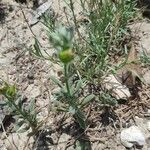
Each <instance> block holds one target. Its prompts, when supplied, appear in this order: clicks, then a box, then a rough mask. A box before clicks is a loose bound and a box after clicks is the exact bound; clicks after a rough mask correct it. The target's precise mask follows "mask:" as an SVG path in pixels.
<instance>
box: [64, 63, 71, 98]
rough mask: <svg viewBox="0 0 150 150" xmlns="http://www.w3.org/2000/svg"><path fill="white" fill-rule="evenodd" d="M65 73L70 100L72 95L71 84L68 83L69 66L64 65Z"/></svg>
mask: <svg viewBox="0 0 150 150" xmlns="http://www.w3.org/2000/svg"><path fill="white" fill-rule="evenodd" d="M64 71H65V84H66V88H67V92H68V95H69V99H70V97H71V93H70V88H69V82H68V64H64Z"/></svg>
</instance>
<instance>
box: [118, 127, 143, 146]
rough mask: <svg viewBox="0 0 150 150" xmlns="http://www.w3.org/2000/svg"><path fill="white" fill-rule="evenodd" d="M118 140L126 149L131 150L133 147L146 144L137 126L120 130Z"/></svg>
mask: <svg viewBox="0 0 150 150" xmlns="http://www.w3.org/2000/svg"><path fill="white" fill-rule="evenodd" d="M120 138H121V143H122V144H123V145H124V146H125V147H126V148H132V147H133V146H134V145H135V146H138V147H142V146H144V145H145V143H146V141H145V137H144V135H143V133H142V132H141V130H140V129H139V128H138V127H137V126H131V127H130V128H127V129H124V130H122V132H121V135H120Z"/></svg>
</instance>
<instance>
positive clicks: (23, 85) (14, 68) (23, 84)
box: [0, 0, 150, 150]
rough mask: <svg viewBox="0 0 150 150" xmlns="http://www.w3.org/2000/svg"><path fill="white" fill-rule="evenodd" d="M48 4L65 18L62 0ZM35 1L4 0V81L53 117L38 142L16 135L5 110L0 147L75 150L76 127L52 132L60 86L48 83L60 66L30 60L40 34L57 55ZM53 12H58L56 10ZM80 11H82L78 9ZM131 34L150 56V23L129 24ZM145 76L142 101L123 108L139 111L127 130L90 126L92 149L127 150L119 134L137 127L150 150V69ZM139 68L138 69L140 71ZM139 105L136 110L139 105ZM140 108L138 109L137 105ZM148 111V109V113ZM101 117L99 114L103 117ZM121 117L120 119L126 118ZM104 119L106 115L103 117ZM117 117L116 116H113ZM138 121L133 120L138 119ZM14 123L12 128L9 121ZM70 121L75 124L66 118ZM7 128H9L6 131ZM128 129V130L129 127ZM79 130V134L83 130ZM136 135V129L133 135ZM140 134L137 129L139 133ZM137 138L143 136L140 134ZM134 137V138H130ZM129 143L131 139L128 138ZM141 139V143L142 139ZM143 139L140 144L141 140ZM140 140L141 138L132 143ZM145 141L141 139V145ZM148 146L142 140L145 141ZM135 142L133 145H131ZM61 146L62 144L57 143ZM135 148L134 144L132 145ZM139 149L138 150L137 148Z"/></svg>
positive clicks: (0, 70) (0, 67)
mask: <svg viewBox="0 0 150 150" xmlns="http://www.w3.org/2000/svg"><path fill="white" fill-rule="evenodd" d="M45 2H46V0H45V1H44V0H43V1H42V0H41V1H40V5H41V4H44V3H45ZM50 4H51V5H50V6H49V9H48V11H49V13H50V15H54V12H55V14H57V16H58V18H59V19H62V20H63V19H64V20H65V16H63V15H62V12H63V7H64V6H65V4H64V3H61V4H60V1H59V0H58V1H55V0H54V1H52V2H51V3H50ZM32 6H33V5H32V3H31V2H28V3H27V4H21V5H20V4H19V3H17V2H15V1H13V0H1V1H0V21H1V23H0V78H1V79H4V80H5V81H7V82H9V83H12V84H13V83H16V84H17V88H18V90H19V92H20V93H21V94H22V95H23V97H24V99H26V100H27V101H30V100H31V98H35V99H36V106H37V108H38V110H39V112H40V113H39V114H38V118H39V120H42V119H45V118H46V117H47V116H48V115H50V118H49V119H48V120H47V122H46V123H45V125H44V127H43V128H44V129H43V130H41V132H40V133H39V134H38V136H37V137H36V138H30V139H29V138H28V137H27V133H26V132H25V133H12V131H11V124H13V123H12V122H13V121H10V117H6V116H9V114H7V113H8V112H7V111H6V110H4V109H3V108H2V107H1V106H0V112H1V114H0V119H1V120H0V121H1V124H3V125H1V126H2V127H1V128H2V129H1V132H0V149H1V150H16V149H18V150H29V149H37V150H48V149H50V150H54V149H55V150H65V149H66V147H67V148H68V149H70V150H73V149H74V148H73V146H72V143H73V142H74V140H72V136H73V133H72V130H74V128H75V127H72V128H71V127H69V126H67V127H65V126H64V127H63V128H64V129H63V131H57V130H55V131H53V128H56V127H57V126H58V124H57V123H56V122H58V121H59V120H60V117H62V115H61V114H60V115H56V113H50V114H49V112H48V108H49V107H48V106H49V105H50V100H51V93H52V92H53V91H54V90H56V87H55V86H54V85H53V84H52V82H51V81H50V80H49V76H51V75H54V76H59V74H60V72H61V67H60V66H58V65H56V64H53V63H51V62H49V61H45V60H39V59H36V58H35V57H33V56H31V54H30V52H29V51H27V50H30V49H31V48H32V46H33V44H34V36H36V37H37V38H38V39H39V41H40V43H42V45H43V49H49V54H50V55H52V54H53V53H54V49H53V48H52V47H50V46H49V45H48V43H47V36H46V32H45V27H44V26H43V25H42V23H40V22H38V18H36V11H35V10H33V8H32ZM53 10H54V12H53ZM79 10H80V9H79V7H78V9H77V13H78V12H80V11H79ZM130 28H131V31H132V32H133V35H135V37H138V40H136V49H137V51H138V54H139V55H140V54H142V53H143V51H144V52H145V53H147V54H148V55H149V56H150V22H149V20H148V19H143V20H142V21H138V22H136V23H134V24H132V25H130ZM140 66H141V67H142V68H141V74H142V77H143V78H144V84H143V89H142V90H141V91H140V96H141V98H142V99H141V101H140V102H139V103H138V102H135V103H132V106H131V107H130V108H127V107H124V109H127V110H128V111H126V112H130V111H131V110H132V109H133V108H134V109H135V107H137V108H136V109H135V110H136V112H134V119H133V116H132V117H131V119H132V121H131V120H130V113H127V114H124V115H123V117H125V116H126V115H129V119H128V122H126V123H125V125H124V123H123V125H122V128H117V127H116V128H114V126H115V123H114V126H113V127H112V126H111V127H110V126H103V125H102V124H101V123H99V124H97V125H98V127H95V126H94V127H93V128H90V129H89V130H91V131H89V132H88V133H87V134H88V136H89V138H90V141H91V142H92V150H118V149H119V150H125V149H126V148H125V147H124V146H123V145H122V144H121V140H120V133H121V131H122V130H124V129H125V128H128V127H129V126H135V125H136V126H138V127H139V129H140V131H141V132H142V133H141V134H140V133H139V134H138V133H135V134H136V137H138V135H139V136H140V137H141V136H143V137H144V140H145V142H144V143H142V145H144V146H143V148H142V150H150V67H149V66H146V67H145V66H143V65H142V64H141V65H140ZM135 69H136V68H135ZM134 104H135V106H134ZM136 104H138V105H136ZM143 104H146V105H147V107H145V110H144V111H143V110H140V106H141V105H143ZM148 108H149V109H148ZM130 109H131V110H130ZM122 110H123V109H122V108H121V110H119V109H116V112H117V113H120V114H122V113H124V111H122ZM98 115H100V114H98ZM98 115H97V116H96V117H99V116H98ZM123 117H122V116H121V119H123ZM101 118H102V116H101ZM111 119H113V117H112V118H111ZM133 120H134V121H133ZM9 121H10V122H11V123H10V124H9V125H7V124H6V122H9ZM66 122H72V120H67V121H66ZM3 126H5V127H4V128H5V130H3ZM124 126H125V127H124ZM79 132H80V131H79ZM130 132H132V133H133V134H134V131H132V130H131V131H130ZM136 132H138V131H136ZM137 134H138V135H137ZM127 136H131V135H127ZM125 140H126V141H125V142H126V144H128V139H125ZM140 140H141V139H140ZM140 140H139V141H140ZM133 141H134V142H135V141H136V142H137V139H134V140H133ZM140 142H141V141H140ZM142 142H143V140H142ZM129 143H130V142H129ZM56 144H57V145H56ZM130 144H131V143H130ZM134 149H136V148H134Z"/></svg>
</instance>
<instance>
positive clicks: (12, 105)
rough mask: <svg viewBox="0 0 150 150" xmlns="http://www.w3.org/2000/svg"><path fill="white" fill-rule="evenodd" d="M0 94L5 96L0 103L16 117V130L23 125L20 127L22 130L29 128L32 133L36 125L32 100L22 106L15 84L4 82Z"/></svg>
mask: <svg viewBox="0 0 150 150" xmlns="http://www.w3.org/2000/svg"><path fill="white" fill-rule="evenodd" d="M0 95H3V96H4V98H5V99H4V103H1V105H3V106H6V107H7V108H8V110H10V114H11V115H14V117H15V119H16V122H17V124H16V130H18V129H19V128H20V127H21V126H22V125H25V127H24V128H22V129H21V131H22V132H23V131H26V130H28V129H29V128H31V129H32V132H33V133H34V132H35V131H36V128H37V127H38V122H37V119H36V112H35V104H34V101H31V102H30V104H29V105H28V106H27V107H24V105H23V102H22V98H21V97H20V96H19V95H18V94H17V92H16V87H15V85H9V84H8V83H6V82H4V83H3V85H2V87H1V88H0Z"/></svg>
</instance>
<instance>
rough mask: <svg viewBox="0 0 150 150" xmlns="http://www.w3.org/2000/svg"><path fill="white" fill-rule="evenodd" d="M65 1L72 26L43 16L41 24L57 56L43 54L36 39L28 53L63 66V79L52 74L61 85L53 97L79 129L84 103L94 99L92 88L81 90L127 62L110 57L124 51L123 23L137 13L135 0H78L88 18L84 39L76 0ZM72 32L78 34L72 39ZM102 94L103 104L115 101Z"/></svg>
mask: <svg viewBox="0 0 150 150" xmlns="http://www.w3.org/2000/svg"><path fill="white" fill-rule="evenodd" d="M65 2H66V3H67V4H68V6H69V8H70V10H71V12H72V17H73V22H74V27H71V26H70V24H68V26H69V27H66V26H67V25H65V26H62V25H61V26H57V22H56V20H55V19H53V18H51V17H46V16H45V17H43V18H44V20H43V24H44V25H45V26H46V27H47V33H48V37H49V41H50V43H52V44H53V46H54V48H55V49H56V50H57V51H56V53H57V57H56V56H55V57H52V56H49V55H48V53H47V52H45V51H44V52H45V53H46V54H47V57H46V56H44V55H43V52H42V45H40V43H39V42H38V40H37V39H35V45H34V49H32V51H31V52H32V53H33V54H34V55H35V56H38V57H39V58H43V59H49V60H50V61H52V62H54V63H57V64H60V65H61V66H63V79H56V78H55V77H51V80H53V81H54V82H55V83H56V84H57V85H58V86H59V88H60V90H59V91H58V92H57V93H55V100H56V102H57V103H58V104H59V105H57V110H59V111H64V112H70V113H72V114H73V117H74V118H75V120H76V121H77V122H78V123H79V124H80V126H81V128H84V129H85V127H86V118H85V116H84V106H85V105H86V104H88V103H89V102H90V101H91V100H93V98H94V97H95V91H94V92H92V93H90V92H87V93H86V94H85V95H82V94H81V93H82V92H84V88H85V87H87V86H88V84H89V85H90V84H93V85H95V86H97V87H99V86H100V85H101V83H102V81H103V78H104V77H105V76H107V75H108V74H110V73H115V72H116V70H117V69H118V68H120V67H122V66H123V65H125V63H126V61H124V62H123V63H121V64H115V65H114V64H113V63H112V62H111V60H112V57H113V56H115V55H120V54H126V52H127V46H126V45H123V46H122V41H123V40H124V36H126V35H128V28H127V27H126V25H127V24H128V23H129V21H130V20H132V19H133V17H134V15H135V12H136V10H135V1H131V0H120V1H117V2H113V1H112V0H105V1H104V0H94V1H90V0H84V1H83V0H80V2H81V6H82V8H83V14H85V16H86V17H87V19H88V20H89V23H88V24H87V25H85V32H84V33H85V34H86V36H85V37H84V38H83V36H82V33H80V32H79V29H78V22H77V18H76V13H75V8H74V2H75V1H73V0H69V1H65ZM68 2H69V3H68ZM67 21H69V18H68V19H67ZM73 29H75V30H74V32H73ZM75 33H77V35H78V37H75V38H74V39H73V35H75ZM117 66H118V67H117ZM101 90H102V89H101ZM101 93H102V92H101ZM101 93H100V92H99V94H98V96H97V97H96V99H99V101H101V102H102V103H104V104H106V103H107V104H116V100H115V99H114V98H112V97H111V95H110V94H109V93H108V94H102V95H101ZM106 100H107V101H106Z"/></svg>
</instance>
